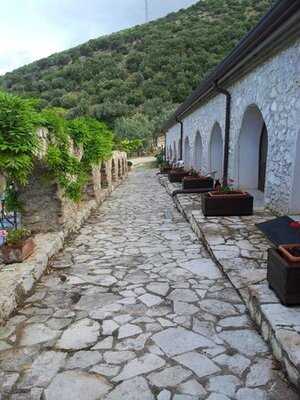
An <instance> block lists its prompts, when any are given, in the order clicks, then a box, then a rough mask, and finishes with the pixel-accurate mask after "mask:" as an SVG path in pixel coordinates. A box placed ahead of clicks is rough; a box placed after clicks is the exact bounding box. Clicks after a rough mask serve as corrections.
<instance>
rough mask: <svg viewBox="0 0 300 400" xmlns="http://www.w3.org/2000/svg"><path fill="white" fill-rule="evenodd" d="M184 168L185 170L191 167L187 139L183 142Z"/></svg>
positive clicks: (189, 148)
mask: <svg viewBox="0 0 300 400" xmlns="http://www.w3.org/2000/svg"><path fill="white" fill-rule="evenodd" d="M184 166H185V168H186V169H189V168H190V167H191V147H190V141H189V138H188V137H186V138H185V141H184Z"/></svg>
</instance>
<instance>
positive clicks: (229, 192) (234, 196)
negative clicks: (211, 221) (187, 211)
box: [201, 180, 253, 217]
mask: <svg viewBox="0 0 300 400" xmlns="http://www.w3.org/2000/svg"><path fill="white" fill-rule="evenodd" d="M230 183H231V184H232V183H233V181H232V180H231V181H230ZM201 196H202V211H203V214H204V215H205V216H206V217H207V216H210V217H213V216H242V215H252V214H253V196H251V195H250V194H249V193H247V192H243V191H241V190H236V189H233V188H232V187H231V186H230V185H228V184H226V185H222V186H220V187H219V189H218V190H214V191H211V192H208V193H203V194H202V195H201Z"/></svg>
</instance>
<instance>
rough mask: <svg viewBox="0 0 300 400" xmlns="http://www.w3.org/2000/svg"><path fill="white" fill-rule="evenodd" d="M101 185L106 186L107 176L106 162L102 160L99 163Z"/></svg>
mask: <svg viewBox="0 0 300 400" xmlns="http://www.w3.org/2000/svg"><path fill="white" fill-rule="evenodd" d="M100 172H101V187H103V188H106V187H108V177H107V170H106V164H105V162H104V161H102V163H101V169H100Z"/></svg>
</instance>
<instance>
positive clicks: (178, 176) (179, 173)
mask: <svg viewBox="0 0 300 400" xmlns="http://www.w3.org/2000/svg"><path fill="white" fill-rule="evenodd" d="M187 175H188V173H187V172H186V171H183V170H173V171H170V172H169V173H168V178H169V181H170V182H182V179H183V178H184V177H185V176H187Z"/></svg>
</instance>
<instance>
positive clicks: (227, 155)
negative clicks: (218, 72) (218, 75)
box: [214, 81, 231, 185]
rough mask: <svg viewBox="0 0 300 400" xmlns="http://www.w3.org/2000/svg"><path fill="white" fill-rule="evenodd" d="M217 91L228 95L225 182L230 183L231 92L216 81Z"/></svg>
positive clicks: (225, 183)
mask: <svg viewBox="0 0 300 400" xmlns="http://www.w3.org/2000/svg"><path fill="white" fill-rule="evenodd" d="M214 86H215V89H216V91H217V92H219V93H221V94H224V96H226V116H225V144H224V166H223V184H224V185H227V183H228V164H229V141H230V117H231V94H230V93H229V92H228V90H226V89H224V88H222V87H221V86H219V84H218V82H217V81H215V83H214Z"/></svg>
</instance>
